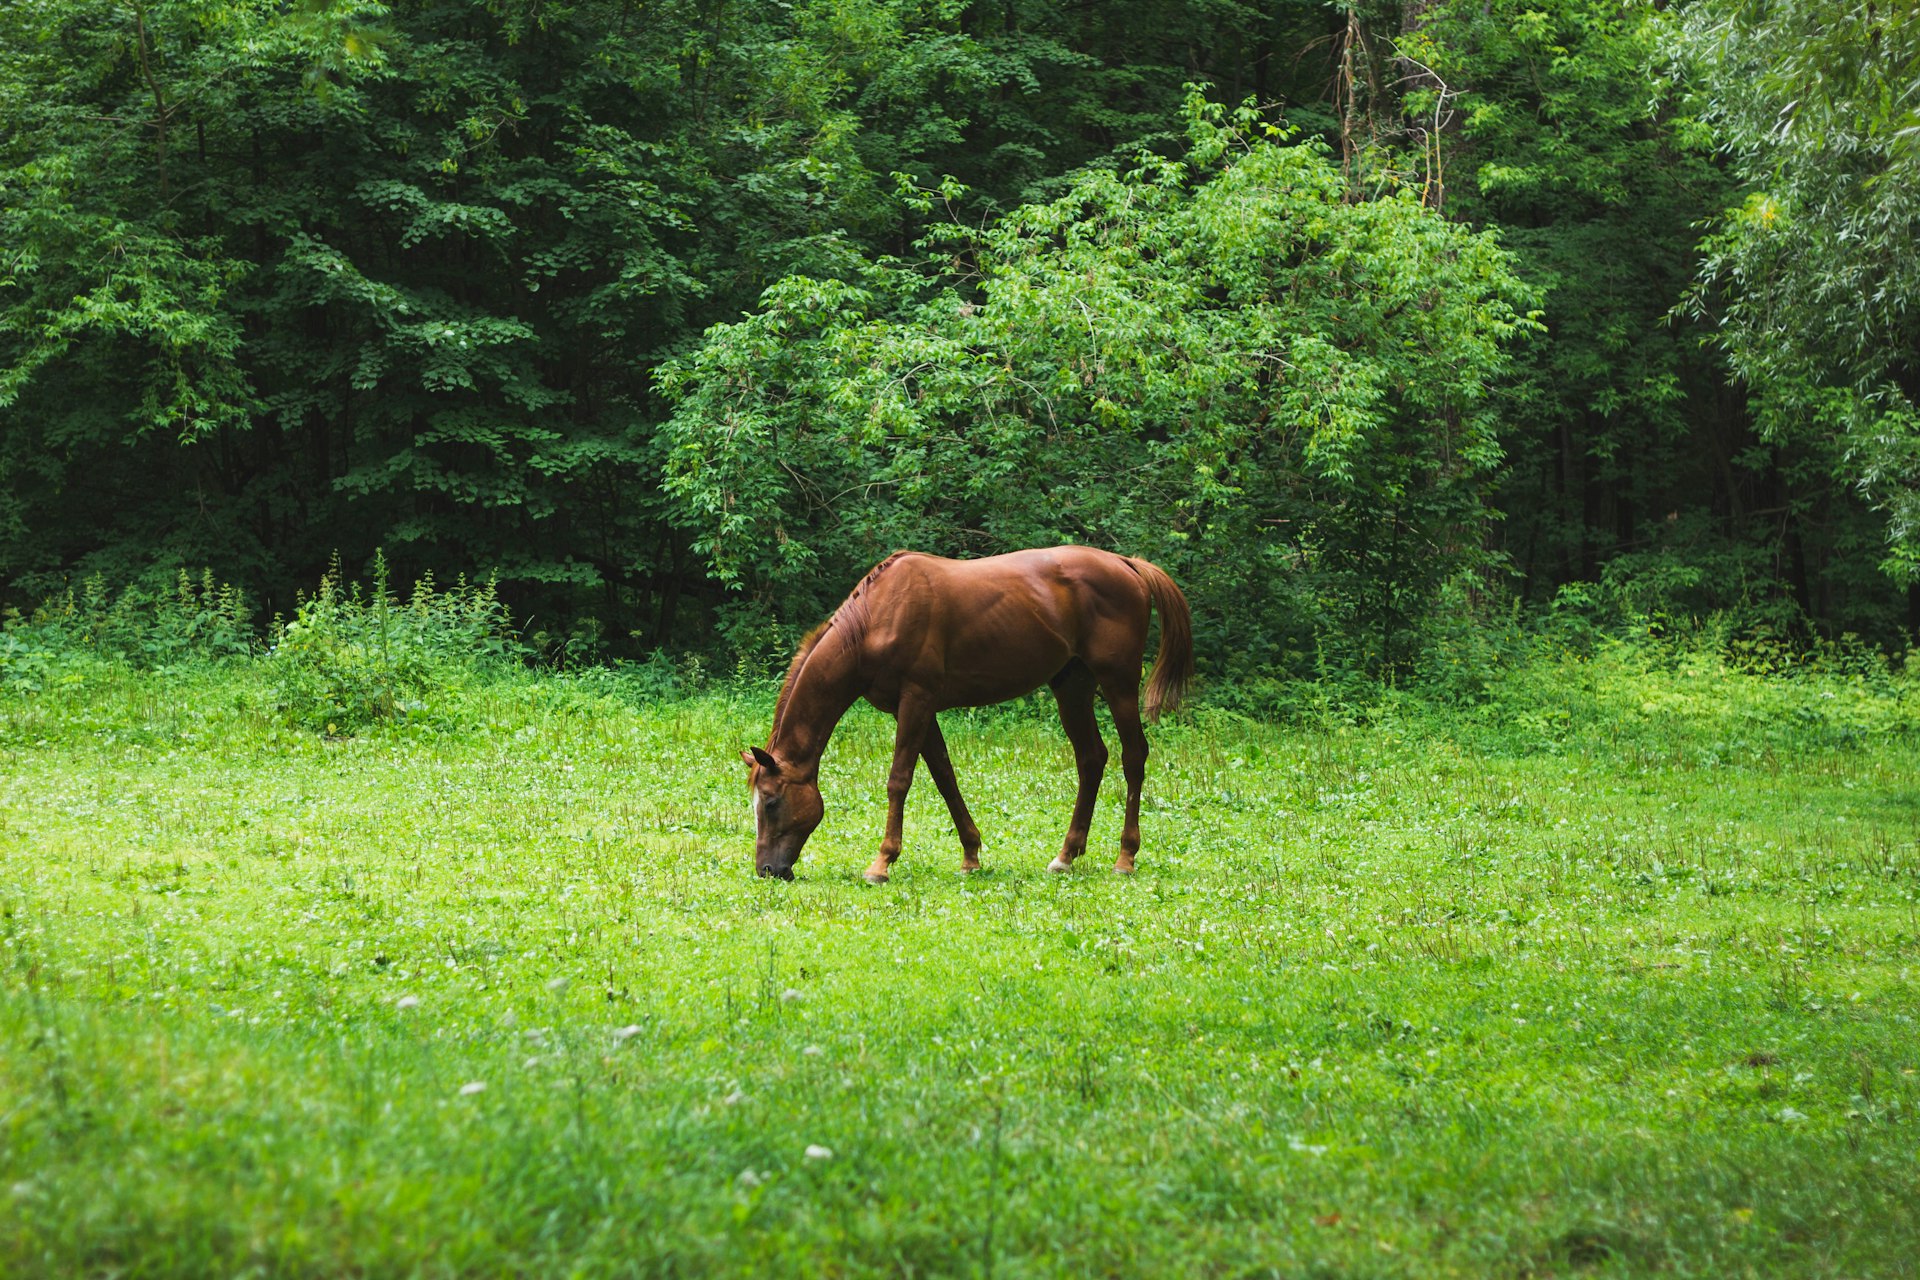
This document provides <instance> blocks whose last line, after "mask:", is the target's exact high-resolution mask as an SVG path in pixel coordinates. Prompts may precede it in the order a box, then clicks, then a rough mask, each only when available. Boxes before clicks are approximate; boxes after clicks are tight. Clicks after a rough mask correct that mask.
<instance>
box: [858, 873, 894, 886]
mask: <svg viewBox="0 0 1920 1280" xmlns="http://www.w3.org/2000/svg"><path fill="white" fill-rule="evenodd" d="M860 878H861V879H862V880H865V881H866V882H867V883H868V884H885V883H886V882H887V878H886V877H885V876H883V875H881V874H880V873H878V872H876V871H863V872H861V873H860Z"/></svg>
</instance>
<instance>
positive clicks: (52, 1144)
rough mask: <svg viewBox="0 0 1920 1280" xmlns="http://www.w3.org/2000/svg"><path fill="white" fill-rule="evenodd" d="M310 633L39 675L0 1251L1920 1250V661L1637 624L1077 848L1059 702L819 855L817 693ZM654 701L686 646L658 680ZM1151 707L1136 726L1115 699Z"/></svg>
mask: <svg viewBox="0 0 1920 1280" xmlns="http://www.w3.org/2000/svg"><path fill="white" fill-rule="evenodd" d="M266 672H267V665H266V660H265V659H260V658H245V659H238V660H234V661H230V662H227V663H224V664H219V665H204V664H203V665H198V666H190V667H186V668H181V669H177V670H173V671H167V670H161V671H158V672H145V673H137V672H133V671H130V670H127V669H125V668H124V667H116V666H112V665H109V664H101V665H98V666H94V667H87V668H84V669H78V668H77V669H76V670H75V671H74V672H73V673H71V674H68V675H66V676H60V675H58V673H54V674H53V675H50V676H48V678H46V679H44V680H39V681H35V682H32V683H31V684H28V683H15V684H0V1274H4V1275H7V1276H18V1277H41V1276H46V1277H70V1276H71V1277H83V1276H100V1277H108V1276H112V1277H171V1276H181V1277H186V1276H192V1277H209V1276H400V1275H406V1276H449V1277H451V1276H516V1275H524V1276H581V1277H599V1276H698V1275H745V1274H765V1275H825V1276H881V1275H884V1276H970V1277H971V1276H977V1277H987V1276H993V1277H1017V1276H1096V1275H1097V1276H1141V1275H1207V1276H1233V1277H1255V1276H1382V1277H1386V1276H1445V1275H1460V1276H1514V1277H1520V1276H1547V1275H1563V1276H1564V1275H1649V1274H1657V1275H1674V1276H1715V1277H1720V1276H1745V1275H1751V1276H1769V1277H1772V1276H1829V1275H1831V1276H1895V1275H1911V1274H1912V1267H1913V1265H1914V1264H1913V1259H1914V1258H1915V1257H1916V1256H1920V1154H1917V1152H1916V1142H1917V1141H1920V1075H1916V1071H1917V1070H1920V1026H1917V1025H1916V1022H1915V1018H1916V1015H1920V767H1917V766H1916V761H1915V752H1914V748H1915V744H1916V740H1917V735H1916V727H1920V685H1916V683H1915V682H1914V681H1913V680H1912V679H1910V678H1907V677H1903V676H1899V675H1890V674H1887V673H1886V672H1885V671H1877V672H1876V671H1872V670H1866V671H1855V672H1852V673H1849V672H1847V671H1844V670H1833V671H1828V672H1825V673H1811V674H1804V673H1803V674H1800V675H1797V676H1783V675H1778V674H1775V675H1767V676H1757V675H1751V674H1743V673H1741V672H1738V671H1735V670H1732V669H1730V668H1728V667H1727V666H1726V664H1725V663H1724V662H1722V661H1720V660H1718V659H1713V658H1705V657H1699V656H1689V655H1688V654H1687V653H1684V652H1680V651H1674V652H1670V653H1669V652H1653V651H1647V650H1636V649H1631V648H1625V649H1617V650H1603V651H1602V652H1601V653H1600V654H1599V656H1597V657H1593V658H1589V659H1580V658H1572V657H1563V658H1542V659H1540V660H1539V661H1537V662H1535V663H1534V664H1532V665H1530V666H1528V667H1526V668H1524V669H1521V670H1519V671H1516V672H1511V673H1508V674H1506V675H1504V676H1503V677H1502V678H1501V680H1500V681H1498V682H1496V683H1495V685H1494V686H1493V687H1492V689H1491V691H1490V694H1489V696H1488V697H1487V698H1486V699H1485V700H1484V701H1482V702H1481V703H1480V704H1479V705H1477V706H1474V707H1471V708H1468V709H1464V710H1458V709H1456V710H1443V709H1436V708H1434V707H1431V706H1425V705H1422V704H1420V703H1418V702H1415V701H1413V700H1410V699H1400V698H1393V697H1388V698H1386V699H1384V700H1383V701H1381V702H1380V703H1379V704H1378V705H1377V706H1374V707H1372V708H1370V709H1369V710H1368V711H1367V713H1366V714H1364V715H1357V716H1356V715H1352V714H1340V713H1338V712H1337V711H1335V710H1332V709H1327V708H1322V709H1321V710H1320V711H1319V712H1317V713H1313V714H1306V713H1303V714H1302V715H1301V716H1299V717H1298V718H1296V720H1295V721H1294V722H1293V723H1291V724H1288V725H1282V726H1273V725H1265V724H1259V723H1254V722H1251V721H1248V720H1245V719H1242V718H1240V717H1237V716H1234V715H1232V714H1229V713H1227V712H1225V711H1222V710H1219V709H1211V708H1209V707H1207V706H1205V705H1204V704H1203V705H1201V706H1200V707H1199V708H1197V709H1195V710H1192V711H1190V712H1188V713H1183V714H1182V715H1181V716H1180V717H1178V718H1175V719H1173V720H1170V721H1169V722H1167V723H1164V724H1162V725H1160V726H1159V727H1158V728H1157V729H1155V730H1153V731H1152V740H1153V744H1154V753H1153V757H1152V760H1151V762H1150V764H1149V766H1148V778H1147V798H1146V803H1145V809H1144V812H1143V817H1142V827H1143V832H1144V839H1145V843H1144V847H1143V850H1142V854H1141V858H1140V870H1139V872H1138V874H1136V875H1134V876H1132V877H1131V878H1122V877H1119V876H1117V875H1115V874H1114V873H1113V872H1112V871H1111V870H1110V864H1111V860H1112V854H1113V852H1114V845H1115V843H1116V841H1117V836H1118V806H1119V800H1120V790H1121V786H1120V779H1119V777H1118V768H1117V766H1116V767H1114V768H1113V769H1112V770H1111V771H1110V775H1109V778H1108V782H1107V787H1106V789H1105V791H1104V792H1103V793H1102V797H1101V804H1100V807H1099V809H1098V810H1097V811H1096V814H1095V820H1094V843H1093V847H1091V848H1090V849H1089V854H1088V857H1087V858H1086V859H1085V860H1083V862H1082V863H1081V864H1080V866H1079V867H1077V868H1076V869H1075V871H1074V872H1073V873H1072V874H1070V875H1066V876H1053V875H1049V874H1048V873H1047V872H1046V870H1045V867H1046V864H1047V861H1048V860H1049V858H1051V857H1052V855H1053V854H1054V852H1055V851H1056V850H1057V848H1058V845H1059V840H1060V837H1061V834H1062V832H1063V830H1064V827H1065V824H1066V820H1067V816H1068V810H1069V808H1070V805H1071V798H1072V790H1073V773H1072V766H1071V759H1070V754H1069V752H1068V749H1067V746H1066V743H1065V741H1064V739H1063V738H1062V736H1061V734H1060V733H1059V731H1058V729H1057V727H1055V726H1054V725H1053V724H1052V723H1051V718H1050V717H1051V712H1050V708H1049V707H1048V706H1046V705H1043V704H1041V703H1038V702H1034V703H1030V704H1027V705H1016V706H1013V707H1010V708H1005V709H1000V710H996V711H992V712H981V713H971V714H960V715H950V716H947V717H945V718H944V719H943V724H944V725H945V726H946V729H947V738H948V741H949V743H950V744H951V746H952V750H953V755H954V758H955V762H956V767H957V770H958V772H959V777H960V783H961V786H962V789H963V790H964V791H965V793H966V795H967V797H968V799H969V801H970V803H971V805H972V808H973V811H974V813H975V815H976V817H977V818H978V820H979V822H980V825H981V827H982V829H983V831H984V833H985V836H986V846H985V848H984V850H983V859H984V862H985V869H984V870H983V871H982V872H980V873H978V874H976V875H973V876H962V875H961V874H959V872H958V870H957V868H958V864H959V849H958V846H957V844H956V843H955V842H954V839H953V836H952V832H951V830H950V827H949V825H948V822H947V819H946V814H945V810H944V806H942V805H941V803H940V801H939V798H938V796H937V795H936V794H935V793H934V791H933V788H932V786H931V785H930V783H929V782H928V781H927V779H926V777H925V774H924V772H923V773H922V775H921V777H920V779H919V781H918V783H917V785H916V788H915V791H914V794H913V796H912V798H911V799H910V801H909V805H908V827H907V847H906V851H905V853H904V855H903V856H902V859H901V861H900V862H899V864H897V866H896V869H895V876H894V879H893V881H892V883H890V884H888V885H885V886H883V887H878V888H874V887H869V886H867V885H865V884H863V883H862V882H861V880H860V871H861V869H862V868H863V867H864V865H865V863H866V861H867V860H868V858H870V856H871V854H872V851H873V848H874V846H875V844H876V843H877V841H878V839H879V836H880V830H881V825H882V821H883V816H884V809H885V794H884V775H885V772H886V760H887V756H888V752H889V750H890V742H891V739H890V732H891V722H890V721H888V720H886V719H884V718H883V717H881V716H880V715H878V714H877V713H874V712H872V711H869V710H864V709H863V710H857V711H856V712H855V713H853V714H852V715H851V716H850V717H849V718H848V720H847V721H846V722H845V723H844V724H843V725H842V727H841V729H840V731H839V732H838V734H837V735H836V737H835V738H834V741H833V745H832V747H831V749H830V750H829V752H828V755H827V759H826V764H825V768H824V771H823V778H822V789H823V793H824V795H825V798H826V801H827V806H828V813H827V820H826V823H825V824H824V825H823V826H822V828H821V829H820V831H819V832H818V833H817V834H816V836H815V837H814V839H813V841H812V843H811V844H810V845H809V847H808V849H807V851H806V855H805V857H804V858H803V859H802V861H801V863H800V865H799V867H798V868H797V870H798V873H799V879H798V881H797V882H796V883H793V884H791V885H788V884H781V883H775V882H763V881H759V880H756V879H755V878H754V877H753V875H752V849H751V845H752V836H751V826H750V824H751V819H750V816H749V814H748V807H747V790H746V786H745V777H744V774H745V770H744V769H743V767H742V766H741V765H740V764H739V763H738V759H737V753H738V750H739V748H740V747H741V746H742V745H743V744H746V743H749V742H756V743H757V742H761V741H764V738H765V733H766V727H767V722H768V718H769V714H770V710H771V691H770V690H767V689H764V688H762V687H759V686H757V685H755V686H741V687H740V688H737V689H734V690H733V691H731V692H728V691H725V690H724V689H720V690H716V691H710V692H706V693H701V694H697V695H692V696H677V697H671V698H666V699H660V698H654V697H650V696H648V690H649V689H652V688H653V686H651V685H649V684H647V683H646V682H644V681H637V680H632V679H626V678H623V677H621V676H619V675H617V674H614V673H607V672H589V673H587V674H584V675H573V676H568V675H530V674H517V675H516V674H505V675H498V676H494V677H489V678H486V679H478V678H476V679H474V680H472V681H470V682H469V683H467V684H465V685H463V686H462V687H460V688H458V689H450V690H448V691H446V692H445V693H444V696H443V697H442V699H441V701H440V702H439V703H438V704H436V705H435V706H434V707H433V708H432V709H431V710H432V714H418V715H415V716H413V717H412V718H411V719H410V720H409V721H408V722H407V723H404V724H393V723H383V724H379V725H374V726H371V727H366V728H364V729H361V730H359V731H358V732H356V733H354V734H351V735H349V734H346V733H344V732H342V733H339V734H333V735H329V734H326V733H325V732H319V731H313V730H310V729H307V728H303V727H298V726H297V725H296V724H295V723H293V722H292V721H290V720H289V719H288V717H287V716H286V715H285V714H283V711H282V709H281V708H280V704H278V703H277V702H276V697H278V696H279V695H278V694H276V691H275V688H274V686H273V685H272V683H271V681H270V679H269V678H268V675H267V674H266ZM655 691H656V692H657V690H655ZM1108 732H1109V737H1111V732H1110V730H1109V731H1108Z"/></svg>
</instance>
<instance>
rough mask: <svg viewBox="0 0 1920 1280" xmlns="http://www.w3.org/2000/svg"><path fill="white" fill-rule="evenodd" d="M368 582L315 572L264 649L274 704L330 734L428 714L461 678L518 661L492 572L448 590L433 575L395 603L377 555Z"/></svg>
mask: <svg viewBox="0 0 1920 1280" xmlns="http://www.w3.org/2000/svg"><path fill="white" fill-rule="evenodd" d="M374 565H375V570H374V579H373V584H372V586H371V588H369V589H366V590H362V588H361V587H360V584H358V583H352V584H342V582H341V580H340V576H339V574H338V572H337V571H336V572H334V573H329V574H328V575H327V576H326V577H324V578H322V579H321V580H320V586H319V588H318V589H317V590H315V591H314V593H313V594H312V595H311V596H309V597H307V598H306V599H305V600H303V601H301V603H300V607H299V610H298V611H297V612H296V613H295V615H294V617H293V620H292V621H290V622H287V623H285V624H284V625H282V626H279V627H278V628H277V629H276V631H275V634H274V636H273V639H272V643H271V645H270V646H269V648H268V650H267V673H268V676H269V678H270V680H271V683H272V686H273V689H274V693H275V696H276V699H277V701H276V706H277V708H278V710H279V711H280V713H281V714H282V715H283V716H285V718H286V719H287V720H288V721H289V722H290V723H292V724H295V725H298V726H300V727H303V728H307V729H314V730H319V731H322V732H325V733H327V734H329V735H335V734H350V733H356V732H359V731H361V730H363V729H367V728H371V727H373V726H375V725H379V724H383V723H402V724H405V723H433V722H434V721H435V720H436V719H437V718H441V717H443V716H444V715H445V713H446V704H447V702H448V701H449V700H450V699H453V698H455V697H457V696H458V694H459V692H460V691H461V689H462V688H463V687H465V686H466V685H467V684H469V683H471V682H472V681H474V680H475V679H476V678H479V677H481V676H482V675H484V674H485V673H486V672H487V671H488V670H489V669H491V668H498V667H500V666H503V665H506V664H510V663H514V662H517V661H518V660H519V659H520V658H521V657H522V656H523V650H522V647H521V645H520V642H519V640H518V638H517V636H516V635H515V633H514V631H513V628H512V625H511V623H510V622H509V620H508V617H507V613H506V610H505V608H504V606H502V604H501V603H500V599H499V596H498V594H497V593H496V591H495V584H494V583H493V581H492V580H488V581H487V582H485V583H483V584H480V585H477V586H476V585H470V584H469V583H467V581H466V580H465V579H461V580H460V581H459V582H457V583H456V584H455V585H454V586H453V587H452V588H450V589H444V590H443V589H439V588H436V587H435V585H434V583H433V580H432V579H431V578H425V579H422V580H421V581H419V582H417V583H415V584H414V588H413V593H412V595H411V596H410V597H409V598H408V599H407V600H406V601H405V603H402V602H401V601H400V600H399V599H398V598H397V596H396V595H395V594H394V593H393V591H392V590H391V589H390V588H389V586H388V582H387V574H386V560H385V558H384V557H381V556H376V557H375V561H374Z"/></svg>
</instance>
